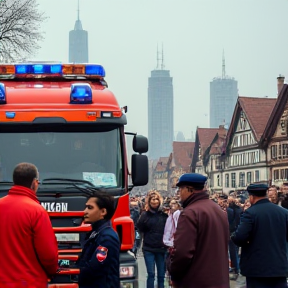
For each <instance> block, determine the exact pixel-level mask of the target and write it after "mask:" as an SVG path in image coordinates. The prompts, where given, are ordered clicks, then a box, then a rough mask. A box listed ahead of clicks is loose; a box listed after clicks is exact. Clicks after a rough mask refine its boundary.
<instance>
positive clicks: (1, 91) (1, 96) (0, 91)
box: [0, 83, 6, 104]
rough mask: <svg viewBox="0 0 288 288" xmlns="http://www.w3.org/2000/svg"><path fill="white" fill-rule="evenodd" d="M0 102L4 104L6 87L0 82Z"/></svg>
mask: <svg viewBox="0 0 288 288" xmlns="http://www.w3.org/2000/svg"><path fill="white" fill-rule="evenodd" d="M0 104H6V89H5V85H4V84H3V83H0Z"/></svg>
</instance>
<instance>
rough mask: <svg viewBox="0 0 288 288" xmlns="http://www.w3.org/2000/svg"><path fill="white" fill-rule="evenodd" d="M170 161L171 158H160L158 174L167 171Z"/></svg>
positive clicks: (157, 166)
mask: <svg viewBox="0 0 288 288" xmlns="http://www.w3.org/2000/svg"><path fill="white" fill-rule="evenodd" d="M168 161H169V157H160V158H159V160H158V163H157V165H156V167H155V171H156V172H164V171H166V170H167V164H168Z"/></svg>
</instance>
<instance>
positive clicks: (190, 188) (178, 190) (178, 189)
mask: <svg viewBox="0 0 288 288" xmlns="http://www.w3.org/2000/svg"><path fill="white" fill-rule="evenodd" d="M184 188H187V189H188V191H191V190H192V189H193V188H192V187H187V186H181V187H177V188H176V192H177V193H178V192H180V190H181V189H184Z"/></svg>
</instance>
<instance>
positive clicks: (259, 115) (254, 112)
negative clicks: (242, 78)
mask: <svg viewBox="0 0 288 288" xmlns="http://www.w3.org/2000/svg"><path fill="white" fill-rule="evenodd" d="M276 101H277V99H276V98H253V97H239V102H240V103H241V107H242V109H243V111H244V113H245V115H246V117H247V119H248V121H249V124H250V127H251V129H252V130H253V132H254V134H255V136H256V139H257V141H259V140H260V138H261V136H262V134H263V132H264V130H265V128H266V125H267V122H268V120H269V118H270V115H271V112H272V110H273V108H274V106H275V104H276Z"/></svg>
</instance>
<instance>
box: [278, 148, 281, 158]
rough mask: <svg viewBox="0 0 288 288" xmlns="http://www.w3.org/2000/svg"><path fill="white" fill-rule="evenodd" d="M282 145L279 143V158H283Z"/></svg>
mask: <svg viewBox="0 0 288 288" xmlns="http://www.w3.org/2000/svg"><path fill="white" fill-rule="evenodd" d="M281 148H282V147H281V145H279V153H278V157H279V158H282V151H281V150H282V149H281Z"/></svg>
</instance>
